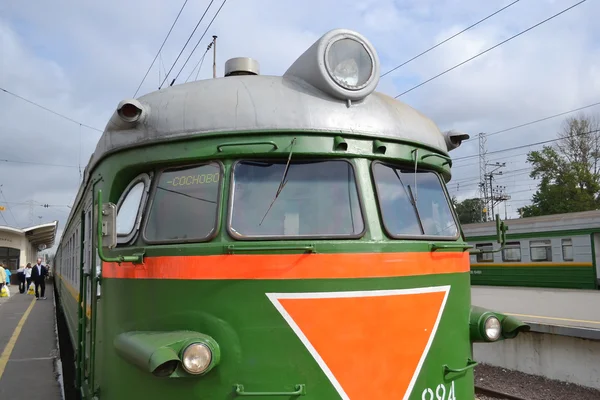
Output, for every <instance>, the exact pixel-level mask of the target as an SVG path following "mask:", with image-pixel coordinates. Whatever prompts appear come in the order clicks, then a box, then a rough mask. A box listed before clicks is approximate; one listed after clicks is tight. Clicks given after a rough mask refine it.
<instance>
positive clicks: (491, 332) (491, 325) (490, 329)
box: [484, 316, 502, 341]
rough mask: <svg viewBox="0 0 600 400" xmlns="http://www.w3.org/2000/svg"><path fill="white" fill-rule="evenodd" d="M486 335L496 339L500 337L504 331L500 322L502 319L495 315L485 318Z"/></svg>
mask: <svg viewBox="0 0 600 400" xmlns="http://www.w3.org/2000/svg"><path fill="white" fill-rule="evenodd" d="M484 329H485V336H487V338H488V340H491V341H496V340H498V339H499V338H500V334H501V333H502V325H501V324H500V320H499V319H498V318H496V317H494V316H490V317H489V318H488V319H486V320H485V323H484Z"/></svg>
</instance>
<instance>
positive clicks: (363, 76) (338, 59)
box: [325, 38, 373, 90]
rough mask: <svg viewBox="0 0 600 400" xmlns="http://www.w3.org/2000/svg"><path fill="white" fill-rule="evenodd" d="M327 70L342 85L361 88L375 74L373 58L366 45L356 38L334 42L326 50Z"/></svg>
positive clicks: (346, 87)
mask: <svg viewBox="0 0 600 400" xmlns="http://www.w3.org/2000/svg"><path fill="white" fill-rule="evenodd" d="M325 61H326V65H327V72H329V75H330V76H331V77H332V78H333V80H334V81H335V82H336V83H337V84H338V85H340V86H341V87H343V88H345V89H349V90H359V89H361V88H362V87H364V86H365V85H366V84H367V83H368V81H369V79H370V78H371V76H372V75H373V59H372V58H371V55H370V54H369V52H368V51H367V49H366V48H365V46H364V45H363V44H362V43H360V42H359V41H357V40H355V39H350V38H344V39H338V40H336V41H334V42H332V43H331V44H330V45H329V46H328V48H327V50H326V52H325Z"/></svg>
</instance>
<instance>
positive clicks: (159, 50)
mask: <svg viewBox="0 0 600 400" xmlns="http://www.w3.org/2000/svg"><path fill="white" fill-rule="evenodd" d="M187 2H188V0H185V1H184V2H183V5H182V6H181V9H180V10H179V13H178V14H177V17H175V21H173V24H172V25H171V29H169V32H168V33H167V36H166V37H165V40H163V42H162V44H161V45H160V48H159V49H158V52H157V53H156V55H155V56H154V60H152V63H151V64H150V66H149V67H148V70H147V71H146V74H145V75H144V77H143V78H142V81H141V82H140V85H139V86H138V88H137V90H136V91H135V94H134V95H133V97H135V96H137V94H138V92H139V91H140V88H141V87H142V84H143V83H144V81H145V80H146V77H147V76H148V74H149V73H150V70H151V69H152V67H153V66H154V63H155V62H156V59H157V58H158V56H159V55H160V52H161V51H162V49H163V47H164V46H165V43H167V39H169V36H170V35H171V32H172V31H173V28H174V27H175V24H176V23H177V21H178V20H179V16H180V15H181V13H182V12H183V9H184V8H185V5H186V4H187ZM158 67H159V70H160V65H159V66H158Z"/></svg>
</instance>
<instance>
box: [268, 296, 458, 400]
mask: <svg viewBox="0 0 600 400" xmlns="http://www.w3.org/2000/svg"><path fill="white" fill-rule="evenodd" d="M449 290H450V287H449V286H443V287H431V288H418V289H404V290H374V291H360V292H326V293H269V294H267V296H268V297H269V298H270V300H271V301H272V302H273V304H274V305H275V307H276V308H277V309H278V310H279V312H280V313H281V314H282V316H283V317H284V318H285V319H286V321H287V322H288V324H290V326H291V327H292V329H293V330H294V332H295V333H296V334H297V335H298V337H299V338H300V340H301V341H302V342H303V343H304V345H305V346H306V347H307V349H308V350H309V351H310V353H311V354H312V356H313V357H314V358H315V360H316V361H317V363H318V364H319V366H320V367H321V368H322V369H323V372H325V374H326V375H327V377H328V378H329V380H330V381H331V383H332V384H333V386H334V387H335V388H336V390H337V391H338V393H339V394H340V396H341V398H342V399H352V400H361V399H365V400H367V399H368V400H378V399H381V400H383V399H386V400H387V399H389V398H390V388H391V387H393V388H394V390H399V389H400V393H402V394H403V396H402V398H404V399H408V397H409V396H410V393H411V391H412V387H413V386H414V383H415V381H416V379H417V377H418V375H419V372H420V369H421V366H422V364H423V362H424V360H425V357H426V356H427V352H428V351H429V347H430V345H431V341H432V340H433V337H434V336H435V331H436V330H437V326H438V323H439V320H440V317H441V315H442V312H443V308H444V305H445V303H446V298H447V296H448V292H449Z"/></svg>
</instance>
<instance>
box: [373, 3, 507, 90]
mask: <svg viewBox="0 0 600 400" xmlns="http://www.w3.org/2000/svg"><path fill="white" fill-rule="evenodd" d="M518 2H519V0H516V1H513V2H512V3H510V4H508V5H506V6H504V7H502V8H501V9H499V10H497V11H495V12H493V13H492V14H490V15H488V16H487V17H485V18H482V19H480V20H479V21H477V22H475V23H474V24H471V25H469V26H468V27H466V28H465V29H463V30H462V31H460V32H458V33H455V34H454V35H452V36H450V37H449V38H446V39H444V40H442V41H441V42H439V43H437V44H436V45H434V46H432V47H430V48H428V49H427V50H425V51H423V52H421V53H419V54H417V55H416V56H414V57H412V58H411V59H408V60H406V61H404V62H403V63H402V64H400V65H397V66H395V67H394V68H392V69H390V70H389V71H387V72H386V73H384V74H382V75H381V76H380V78H383V77H384V76H386V75H387V74H389V73H391V72H394V71H395V70H397V69H398V68H401V67H403V66H405V65H406V64H408V63H409V62H411V61H414V60H416V59H417V58H419V57H421V56H423V55H425V54H427V53H429V52H430V51H431V50H433V49H435V48H437V47H439V46H441V45H443V44H444V43H446V42H448V41H450V40H452V39H454V38H455V37H457V36H458V35H461V34H463V33H465V32H466V31H468V30H469V29H471V28H474V27H476V26H477V25H479V24H480V23H482V22H483V21H485V20H488V19H490V18H491V17H493V16H494V15H496V14H498V13H500V12H502V11H504V10H506V9H507V8H508V7H510V6H512V5H514V4H516V3H518Z"/></svg>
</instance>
